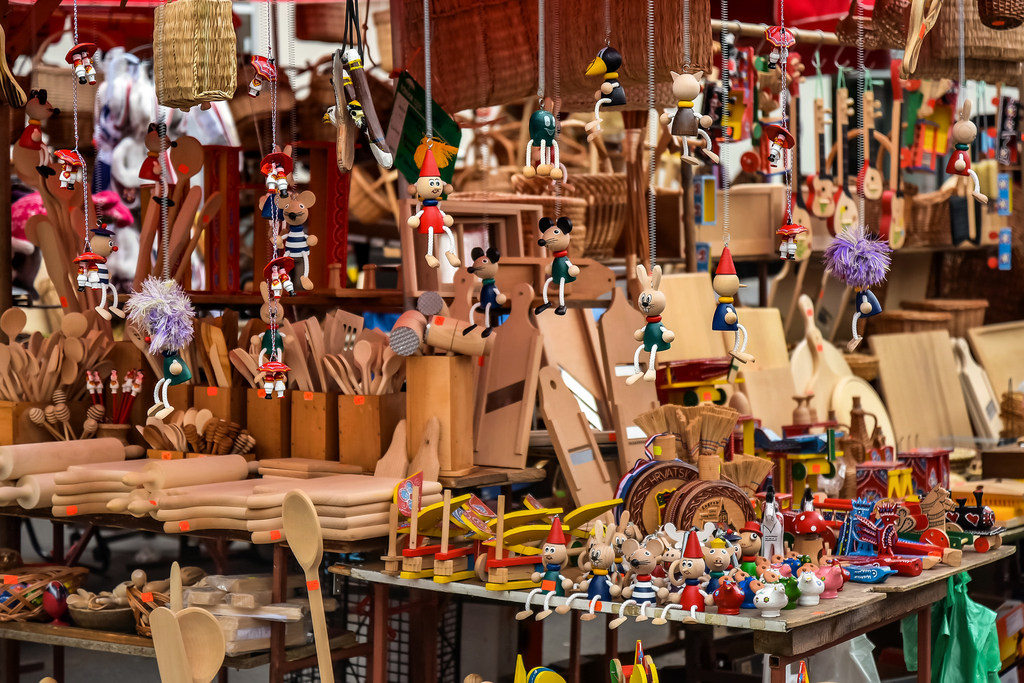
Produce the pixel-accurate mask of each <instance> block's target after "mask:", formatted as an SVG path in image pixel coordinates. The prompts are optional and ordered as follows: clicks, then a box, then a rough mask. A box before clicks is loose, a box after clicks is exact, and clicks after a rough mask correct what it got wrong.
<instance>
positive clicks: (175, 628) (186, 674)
mask: <svg viewBox="0 0 1024 683" xmlns="http://www.w3.org/2000/svg"><path fill="white" fill-rule="evenodd" d="M149 625H150V627H151V628H152V629H153V649H155V650H156V664H157V667H158V668H159V669H160V680H161V682H162V683H192V674H191V670H190V667H189V663H188V655H187V654H186V652H185V642H184V639H183V637H182V633H181V627H180V626H179V624H178V620H177V619H176V618H175V616H174V612H172V611H171V610H169V609H167V608H166V607H157V608H156V609H154V610H153V611H152V612H151V613H150V615H149Z"/></svg>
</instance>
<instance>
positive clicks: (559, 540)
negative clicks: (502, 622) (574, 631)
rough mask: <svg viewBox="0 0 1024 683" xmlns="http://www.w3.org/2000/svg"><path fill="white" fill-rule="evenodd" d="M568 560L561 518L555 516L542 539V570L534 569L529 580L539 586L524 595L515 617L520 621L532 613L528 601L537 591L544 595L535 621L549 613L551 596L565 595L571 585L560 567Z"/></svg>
mask: <svg viewBox="0 0 1024 683" xmlns="http://www.w3.org/2000/svg"><path fill="white" fill-rule="evenodd" d="M568 562H569V553H568V551H567V550H566V547H565V533H564V532H563V531H562V520H560V519H558V518H557V517H556V518H555V520H554V521H553V522H552V523H551V531H550V532H548V537H547V540H546V541H544V547H543V548H542V550H541V562H540V566H539V567H538V568H539V569H543V570H544V571H543V572H540V571H536V572H534V573H533V576H531V577H530V580H531V581H533V582H534V583H539V584H540V586H539V587H537V588H534V589H533V590H532V591H530V592H529V594H528V595H527V596H526V606H525V607H524V608H523V609H522V610H521V611H519V612H517V613H516V619H519V620H520V621H521V620H523V619H526V618H528V617H530V616H532V615H533V611H532V610H531V609H530V603H531V602H532V601H533V596H535V595H537V594H539V593H543V594H544V596H545V597H544V609H543V611H541V612H538V613H537V621H540V620H541V619H545V618H546V617H548V616H550V615H551V613H552V610H551V598H552V597H554V596H558V597H560V598H562V597H565V592H566V591H567V590H569V589H571V588H572V586H573V582H572V580H571V579H567V578H566V577H565V576H563V575H562V568H563V567H565V566H567V565H568Z"/></svg>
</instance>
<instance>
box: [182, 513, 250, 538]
mask: <svg viewBox="0 0 1024 683" xmlns="http://www.w3.org/2000/svg"><path fill="white" fill-rule="evenodd" d="M246 524H247V522H246V521H245V520H244V519H231V518H230V517H191V518H189V519H183V520H180V521H177V522H164V533H165V534H186V533H190V532H192V531H203V530H206V529H227V530H229V531H245V530H246V528H245V526H246Z"/></svg>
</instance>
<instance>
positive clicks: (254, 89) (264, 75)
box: [249, 55, 277, 97]
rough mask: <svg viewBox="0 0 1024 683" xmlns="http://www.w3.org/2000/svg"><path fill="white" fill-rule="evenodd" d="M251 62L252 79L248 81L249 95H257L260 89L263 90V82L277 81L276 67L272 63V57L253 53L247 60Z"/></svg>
mask: <svg viewBox="0 0 1024 683" xmlns="http://www.w3.org/2000/svg"><path fill="white" fill-rule="evenodd" d="M249 63H250V64H252V68H253V71H254V72H255V73H253V76H252V80H251V81H249V97H259V96H260V91H262V90H263V83H264V82H267V83H276V82H277V67H276V66H275V65H274V60H273V59H268V58H267V57H263V56H261V55H253V56H252V58H251V59H250V60H249Z"/></svg>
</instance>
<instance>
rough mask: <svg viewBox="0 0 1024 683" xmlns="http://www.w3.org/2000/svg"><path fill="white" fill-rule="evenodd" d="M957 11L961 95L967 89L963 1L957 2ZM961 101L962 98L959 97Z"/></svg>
mask: <svg viewBox="0 0 1024 683" xmlns="http://www.w3.org/2000/svg"><path fill="white" fill-rule="evenodd" d="M958 9H959V10H960V12H959V16H957V28H958V29H959V30H960V61H959V64H958V66H959V68H960V92H961V93H963V92H964V91H965V90H966V88H967V76H966V74H965V73H964V72H965V66H964V0H959V2H958ZM961 99H963V96H961Z"/></svg>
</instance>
